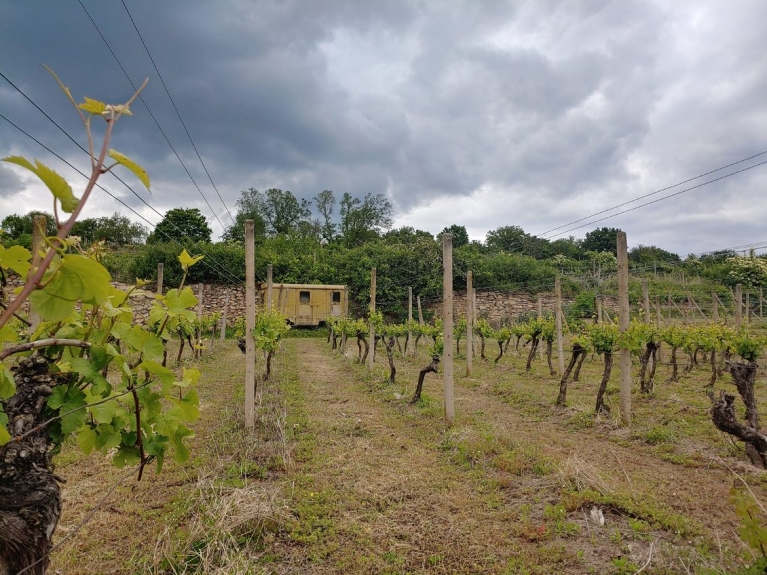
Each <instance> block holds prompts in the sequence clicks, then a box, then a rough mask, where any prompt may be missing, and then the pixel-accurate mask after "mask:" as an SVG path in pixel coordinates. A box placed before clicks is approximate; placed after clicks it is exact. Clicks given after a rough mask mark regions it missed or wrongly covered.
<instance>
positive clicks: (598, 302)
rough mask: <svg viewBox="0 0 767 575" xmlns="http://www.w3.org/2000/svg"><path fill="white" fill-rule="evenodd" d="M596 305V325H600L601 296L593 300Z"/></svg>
mask: <svg viewBox="0 0 767 575" xmlns="http://www.w3.org/2000/svg"><path fill="white" fill-rule="evenodd" d="M594 299H595V300H596V304H597V323H599V324H601V323H602V296H596V297H595V298H594Z"/></svg>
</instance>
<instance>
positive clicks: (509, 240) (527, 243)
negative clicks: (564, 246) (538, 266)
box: [485, 226, 551, 259]
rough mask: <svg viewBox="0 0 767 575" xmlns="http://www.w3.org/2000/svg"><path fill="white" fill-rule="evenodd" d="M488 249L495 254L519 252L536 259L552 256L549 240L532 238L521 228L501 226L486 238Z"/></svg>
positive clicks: (490, 232)
mask: <svg viewBox="0 0 767 575" xmlns="http://www.w3.org/2000/svg"><path fill="white" fill-rule="evenodd" d="M485 243H486V244H487V247H488V249H490V250H491V251H494V252H510V253H514V252H518V253H523V254H526V255H528V256H532V257H534V258H536V259H544V258H547V257H548V256H549V255H551V245H550V244H549V240H547V239H545V238H539V237H536V236H531V235H530V234H528V233H525V230H523V229H522V228H520V227H519V226H501V227H500V228H497V229H495V230H490V231H489V232H487V236H485Z"/></svg>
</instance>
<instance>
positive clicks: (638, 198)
mask: <svg viewBox="0 0 767 575" xmlns="http://www.w3.org/2000/svg"><path fill="white" fill-rule="evenodd" d="M764 154H767V150H765V151H764V152H759V153H758V154H754V155H753V156H749V157H748V158H743V159H742V160H738V161H737V162H732V163H731V164H727V165H726V166H722V167H721V168H716V169H715V170H711V171H708V172H706V173H704V174H700V175H698V176H694V177H692V178H689V179H687V180H684V181H683V182H679V183H677V184H674V185H672V186H666V187H665V188H661V189H660V190H656V191H654V192H650V193H649V194H644V195H642V196H637V197H636V198H634V199H632V200H629V201H627V202H623V203H622V204H618V205H617V206H613V207H611V208H607V209H605V210H602V211H601V212H596V213H593V214H591V215H589V216H584V217H582V218H580V219H578V220H574V221H572V222H569V223H567V224H563V225H561V226H557V227H556V228H551V229H550V230H547V231H545V232H543V233H541V234H538V236H539V237H542V236H545V235H547V234H549V233H551V232H554V231H556V230H559V229H562V228H564V227H567V226H570V225H572V224H577V223H580V222H582V221H583V220H587V219H589V218H593V217H594V216H599V215H602V214H604V213H606V212H611V211H612V210H617V209H618V208H622V207H623V206H627V205H628V204H631V203H634V202H636V201H638V200H643V199H644V198H649V197H650V196H654V195H656V194H660V193H661V192H665V191H667V190H671V189H673V188H676V187H679V186H682V185H684V184H687V183H689V182H692V181H693V180H697V179H698V178H702V177H704V176H708V175H711V174H713V173H716V172H719V171H721V170H724V169H726V168H730V167H732V166H735V165H737V164H742V163H743V162H747V161H749V160H753V159H754V158H758V157H759V156H763V155H764ZM666 197H671V196H666ZM616 215H617V214H616ZM563 233H564V232H563ZM557 235H560V234H557ZM552 237H556V236H552Z"/></svg>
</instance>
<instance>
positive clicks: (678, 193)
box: [547, 160, 767, 239]
mask: <svg viewBox="0 0 767 575" xmlns="http://www.w3.org/2000/svg"><path fill="white" fill-rule="evenodd" d="M764 164H767V160H765V161H763V162H759V163H758V164H754V165H753V166H749V167H747V168H743V169H741V170H736V171H734V172H730V173H729V174H725V175H724V176H720V177H718V178H714V179H713V180H709V181H707V182H703V183H702V184H698V185H697V186H692V187H689V188H685V189H684V190H680V191H678V192H674V193H673V194H669V195H667V196H663V197H662V198H658V199H657V200H652V201H650V202H645V203H644V204H639V205H638V206H634V207H633V208H629V209H627V210H623V211H620V212H618V213H616V214H612V215H609V216H605V217H604V218H599V219H598V220H592V221H590V222H588V223H585V224H581V225H580V226H575V227H572V228H570V229H567V230H565V231H563V232H559V233H558V234H554V235H553V236H550V237H549V238H547V239H551V238H555V237H557V236H561V235H562V234H566V233H568V232H571V231H573V230H577V229H580V228H583V227H586V226H590V225H592V224H596V223H598V222H601V221H603V220H607V219H610V218H614V217H615V216H620V215H621V214H625V213H628V212H633V211H634V210H638V209H639V208H644V207H645V206H649V205H651V204H657V203H658V202H662V201H663V200H668V199H669V198H673V197H674V196H678V195H680V194H684V193H686V192H689V191H692V190H695V189H697V188H702V187H703V186H706V185H708V184H713V183H714V182H718V181H720V180H724V179H725V178H729V177H730V176H734V175H736V174H740V173H742V172H747V171H748V170H753V169H754V168H758V167H759V166H763V165H764Z"/></svg>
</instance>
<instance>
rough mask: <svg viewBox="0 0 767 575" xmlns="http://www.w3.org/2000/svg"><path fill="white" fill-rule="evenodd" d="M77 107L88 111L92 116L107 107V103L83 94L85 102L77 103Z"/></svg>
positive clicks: (100, 112) (99, 113)
mask: <svg viewBox="0 0 767 575" xmlns="http://www.w3.org/2000/svg"><path fill="white" fill-rule="evenodd" d="M77 107H78V108H80V109H81V110H84V111H86V112H88V113H89V114H93V115H94V116H100V115H101V114H103V113H104V111H105V110H106V109H107V105H106V104H105V103H104V102H99V101H98V100H93V99H92V98H89V97H88V96H85V102H83V103H82V104H78V105H77Z"/></svg>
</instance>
